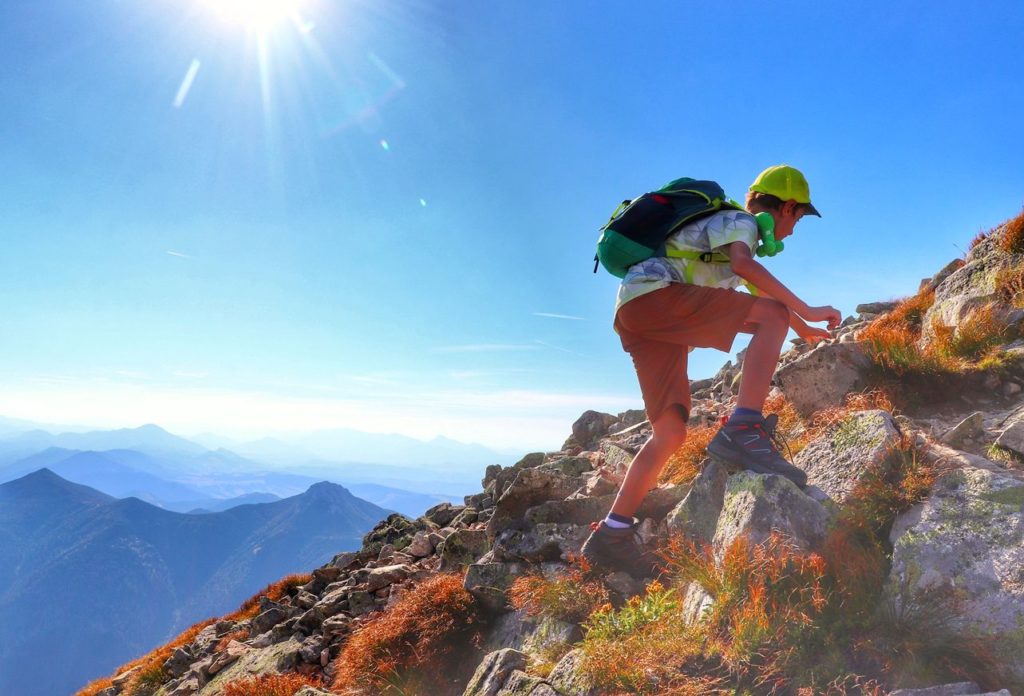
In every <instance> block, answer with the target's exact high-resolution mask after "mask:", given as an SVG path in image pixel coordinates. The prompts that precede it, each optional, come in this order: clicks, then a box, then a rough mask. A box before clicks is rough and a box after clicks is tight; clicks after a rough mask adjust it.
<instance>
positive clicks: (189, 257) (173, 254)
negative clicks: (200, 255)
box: [167, 249, 194, 259]
mask: <svg viewBox="0 0 1024 696" xmlns="http://www.w3.org/2000/svg"><path fill="white" fill-rule="evenodd" d="M167 253H168V254H169V255H171V256H177V257H178V258H180V259H191V258H194V257H192V256H189V255H188V254H182V253H181V252H180V251H171V250H170V249H168V250H167Z"/></svg>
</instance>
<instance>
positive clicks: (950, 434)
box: [940, 411, 985, 447]
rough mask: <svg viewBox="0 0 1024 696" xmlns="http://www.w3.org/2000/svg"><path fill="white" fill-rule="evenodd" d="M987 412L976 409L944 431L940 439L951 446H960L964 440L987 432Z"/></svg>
mask: <svg viewBox="0 0 1024 696" xmlns="http://www.w3.org/2000/svg"><path fill="white" fill-rule="evenodd" d="M984 419H985V414H984V413H982V412H981V411H975V412H974V413H972V414H971V415H969V416H967V417H966V418H964V419H963V420H962V421H960V422H959V423H957V424H956V425H955V426H953V427H952V428H950V429H949V430H947V431H946V432H945V433H943V435H942V437H941V438H940V440H941V441H942V442H943V443H944V444H947V445H949V446H950V447H959V446H960V445H962V444H963V442H964V440H967V439H971V438H976V437H978V436H979V435H982V434H983V433H984V432H985V421H984Z"/></svg>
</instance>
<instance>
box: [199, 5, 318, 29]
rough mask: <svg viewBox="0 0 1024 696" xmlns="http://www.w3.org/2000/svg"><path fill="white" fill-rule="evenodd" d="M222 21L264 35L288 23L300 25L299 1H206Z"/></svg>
mask: <svg viewBox="0 0 1024 696" xmlns="http://www.w3.org/2000/svg"><path fill="white" fill-rule="evenodd" d="M206 3H207V5H208V6H209V7H210V9H212V10H213V12H214V13H215V14H216V15H217V16H218V17H220V18H221V19H222V20H223V21H225V22H228V23H230V24H234V25H241V26H243V27H245V28H246V29H249V30H251V31H255V32H259V33H264V32H268V31H271V30H273V29H275V28H277V27H278V26H280V25H282V24H284V23H285V22H288V21H293V22H295V23H296V24H301V23H302V20H301V16H300V10H301V5H302V4H303V3H302V2H301V0H206Z"/></svg>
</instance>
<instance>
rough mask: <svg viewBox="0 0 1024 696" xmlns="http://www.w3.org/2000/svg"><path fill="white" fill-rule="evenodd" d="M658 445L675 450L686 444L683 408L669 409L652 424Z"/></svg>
mask: <svg viewBox="0 0 1024 696" xmlns="http://www.w3.org/2000/svg"><path fill="white" fill-rule="evenodd" d="M651 425H652V427H653V428H654V437H655V438H657V440H658V443H659V444H660V445H662V446H664V447H668V448H671V449H673V450H675V449H677V448H679V447H682V445H683V443H684V442H686V420H685V416H684V412H683V409H682V407H676V408H669V409H666V411H665V412H664V413H663V414H662V415H661V416H659V417H658V420H656V421H654V422H653V423H652V424H651Z"/></svg>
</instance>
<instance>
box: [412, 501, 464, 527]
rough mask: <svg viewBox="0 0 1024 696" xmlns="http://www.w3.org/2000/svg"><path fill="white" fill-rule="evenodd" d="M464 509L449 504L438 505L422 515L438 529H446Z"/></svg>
mask: <svg viewBox="0 0 1024 696" xmlns="http://www.w3.org/2000/svg"><path fill="white" fill-rule="evenodd" d="M465 508H466V506H465V505H452V504H451V503H448V502H445V503H439V504H437V505H435V506H434V507H432V508H430V509H429V510H427V511H426V512H425V513H423V517H424V518H425V519H427V520H429V521H430V522H432V523H433V524H436V525H437V526H438V527H446V526H448V525H449V524H451V523H452V520H454V519H455V518H456V517H458V515H459V513H460V512H462V511H463V510H464V509H465Z"/></svg>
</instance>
